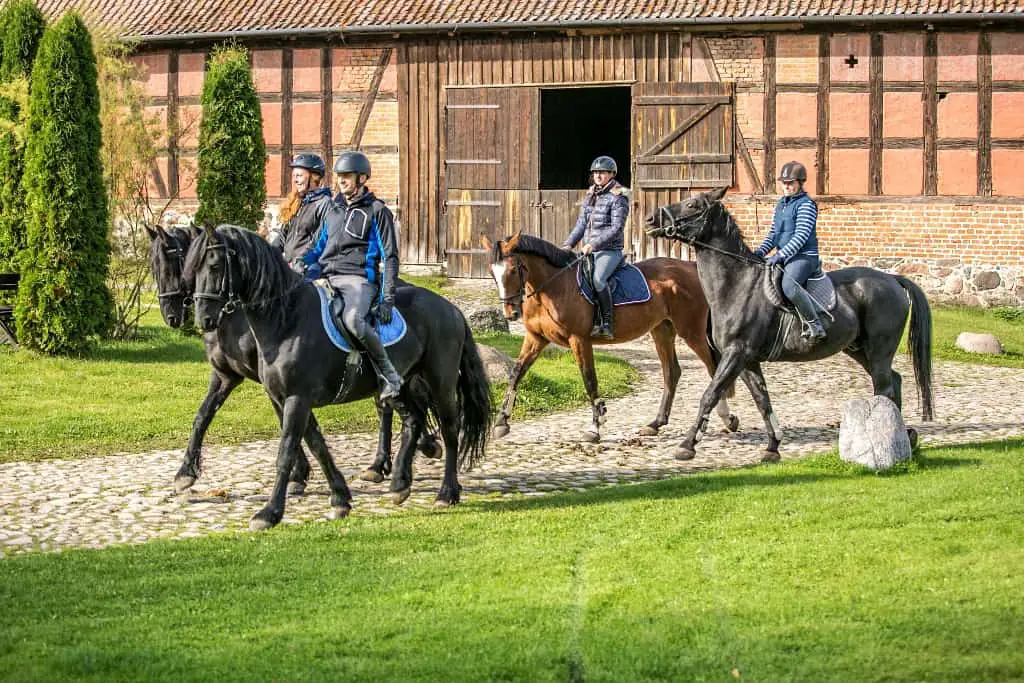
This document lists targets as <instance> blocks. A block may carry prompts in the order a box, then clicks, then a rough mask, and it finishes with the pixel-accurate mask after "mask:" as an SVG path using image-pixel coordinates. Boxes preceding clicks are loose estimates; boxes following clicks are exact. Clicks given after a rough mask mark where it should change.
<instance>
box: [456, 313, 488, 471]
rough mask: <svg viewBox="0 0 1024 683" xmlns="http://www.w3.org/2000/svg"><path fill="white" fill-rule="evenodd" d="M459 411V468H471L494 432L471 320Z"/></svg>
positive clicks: (462, 364)
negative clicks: (460, 431)
mask: <svg viewBox="0 0 1024 683" xmlns="http://www.w3.org/2000/svg"><path fill="white" fill-rule="evenodd" d="M464 324H465V322H464ZM459 414H460V416H461V418H462V441H461V443H460V444H459V468H460V469H471V468H472V467H473V466H474V465H476V464H477V463H478V462H480V461H481V460H483V457H484V451H485V450H486V448H487V438H488V436H489V435H490V433H491V385H490V384H489V383H488V382H487V371H486V370H485V369H484V363H483V361H482V360H480V352H479V351H478V350H477V347H476V341H474V340H473V332H472V330H470V329H469V325H468V324H466V338H465V340H464V341H463V344H462V358H461V360H460V361H459Z"/></svg>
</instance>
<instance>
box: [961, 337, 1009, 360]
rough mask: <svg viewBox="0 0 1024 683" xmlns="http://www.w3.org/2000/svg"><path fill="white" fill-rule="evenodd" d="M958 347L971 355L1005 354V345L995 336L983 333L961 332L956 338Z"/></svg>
mask: <svg viewBox="0 0 1024 683" xmlns="http://www.w3.org/2000/svg"><path fill="white" fill-rule="evenodd" d="M956 347H957V348H958V349H963V350H964V351H967V352H969V353H990V354H994V355H999V354H1001V353H1002V352H1003V345H1002V344H1000V343H999V340H998V339H997V338H996V336H995V335H994V334H985V333H981V332H961V333H960V334H958V335H957V337H956Z"/></svg>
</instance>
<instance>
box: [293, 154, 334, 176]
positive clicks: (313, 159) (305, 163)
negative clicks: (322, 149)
mask: <svg viewBox="0 0 1024 683" xmlns="http://www.w3.org/2000/svg"><path fill="white" fill-rule="evenodd" d="M288 168H304V169H306V170H307V171H310V172H311V173H318V174H319V175H321V176H322V175H324V174H325V173H326V172H327V165H326V164H325V163H324V160H323V159H321V158H320V155H319V154H296V155H295V158H294V159H292V163H290V164H288Z"/></svg>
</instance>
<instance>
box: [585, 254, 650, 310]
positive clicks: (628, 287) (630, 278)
mask: <svg viewBox="0 0 1024 683" xmlns="http://www.w3.org/2000/svg"><path fill="white" fill-rule="evenodd" d="M576 284H578V285H579V288H580V294H582V295H583V298H584V299H586V300H587V301H589V302H590V303H594V292H593V290H592V289H591V288H590V283H588V282H586V280H584V278H583V268H577V269H576ZM608 286H609V287H611V288H612V305H613V306H625V305H627V304H642V303H644V302H646V301H649V300H650V298H651V288H650V286H649V285H648V284H647V278H645V277H644V274H643V273H641V272H640V269H639V268H637V267H636V266H634V265H633V264H632V263H626V262H625V261H623V262H622V263H620V264H619V267H618V268H616V269H615V272H614V273H612V276H611V279H609V280H608Z"/></svg>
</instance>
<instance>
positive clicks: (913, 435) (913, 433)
mask: <svg viewBox="0 0 1024 683" xmlns="http://www.w3.org/2000/svg"><path fill="white" fill-rule="evenodd" d="M907 438H908V439H910V447H911V448H917V441H918V436H917V430H916V429H914V428H913V427H907Z"/></svg>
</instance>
